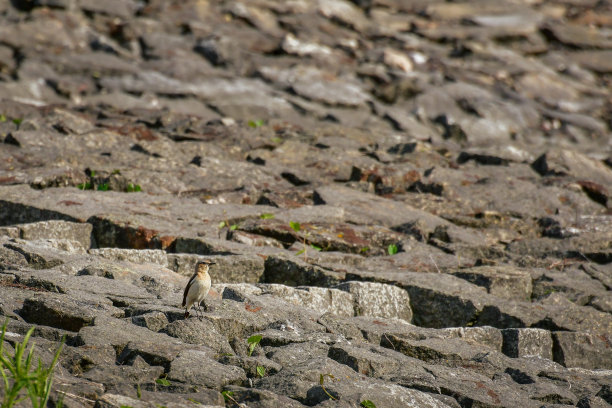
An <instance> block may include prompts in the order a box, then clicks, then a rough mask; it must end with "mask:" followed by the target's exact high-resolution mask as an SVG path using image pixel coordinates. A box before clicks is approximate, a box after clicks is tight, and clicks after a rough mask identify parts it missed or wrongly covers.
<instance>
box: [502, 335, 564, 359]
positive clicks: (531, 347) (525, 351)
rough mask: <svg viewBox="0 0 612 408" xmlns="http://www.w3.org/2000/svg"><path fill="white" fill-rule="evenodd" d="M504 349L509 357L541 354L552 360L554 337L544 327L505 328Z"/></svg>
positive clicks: (540, 355)
mask: <svg viewBox="0 0 612 408" xmlns="http://www.w3.org/2000/svg"><path fill="white" fill-rule="evenodd" d="M501 332H502V334H503V336H504V344H503V346H502V350H503V352H504V354H505V355H507V356H509V357H523V356H539V357H542V358H547V359H549V360H552V346H553V343H552V337H551V334H550V332H549V331H548V330H543V329H504V330H502V331H501Z"/></svg>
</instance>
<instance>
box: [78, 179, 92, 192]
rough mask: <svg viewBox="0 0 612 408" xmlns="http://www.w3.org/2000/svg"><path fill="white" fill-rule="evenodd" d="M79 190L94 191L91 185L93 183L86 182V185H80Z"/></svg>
mask: <svg viewBox="0 0 612 408" xmlns="http://www.w3.org/2000/svg"><path fill="white" fill-rule="evenodd" d="M77 188H78V189H79V190H93V186H92V185H91V183H90V182H89V181H88V182H86V183H81V184H78V185H77Z"/></svg>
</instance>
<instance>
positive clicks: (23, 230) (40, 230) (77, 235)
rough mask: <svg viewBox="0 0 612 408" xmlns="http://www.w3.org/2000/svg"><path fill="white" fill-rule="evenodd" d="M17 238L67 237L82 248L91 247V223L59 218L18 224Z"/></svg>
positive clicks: (30, 239)
mask: <svg viewBox="0 0 612 408" xmlns="http://www.w3.org/2000/svg"><path fill="white" fill-rule="evenodd" d="M17 228H19V235H20V236H19V238H22V239H25V240H28V241H32V240H40V239H67V240H70V241H76V242H79V243H80V244H81V246H82V248H84V249H88V248H90V247H91V231H92V226H91V224H87V223H75V222H68V221H60V220H56V221H54V220H51V221H41V222H35V223H30V224H21V225H18V226H17Z"/></svg>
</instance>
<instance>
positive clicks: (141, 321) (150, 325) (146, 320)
mask: <svg viewBox="0 0 612 408" xmlns="http://www.w3.org/2000/svg"><path fill="white" fill-rule="evenodd" d="M132 323H134V324H135V325H138V326H143V327H146V328H147V329H149V330H152V331H154V332H158V331H160V330H162V329H163V328H165V327H166V326H167V325H168V319H167V318H166V315H165V314H163V313H162V312H150V313H145V314H142V315H139V316H132Z"/></svg>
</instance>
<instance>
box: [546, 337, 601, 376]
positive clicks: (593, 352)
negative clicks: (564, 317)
mask: <svg viewBox="0 0 612 408" xmlns="http://www.w3.org/2000/svg"><path fill="white" fill-rule="evenodd" d="M552 335H553V357H554V360H555V361H556V362H558V363H560V364H563V365H564V366H566V367H583V368H590V369H598V368H599V369H601V368H609V367H611V366H612V350H611V349H612V348H611V347H610V338H609V336H608V335H606V334H599V335H593V334H589V333H580V332H553V333H552Z"/></svg>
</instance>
